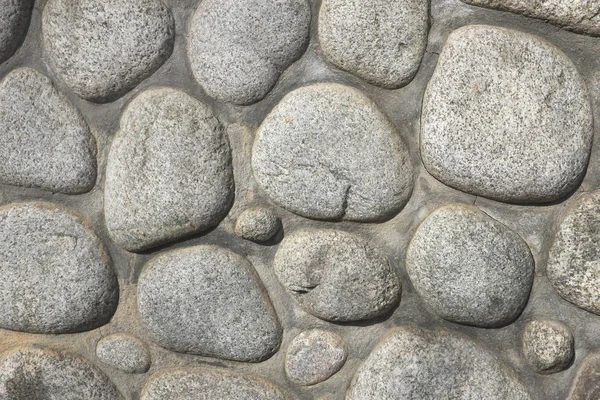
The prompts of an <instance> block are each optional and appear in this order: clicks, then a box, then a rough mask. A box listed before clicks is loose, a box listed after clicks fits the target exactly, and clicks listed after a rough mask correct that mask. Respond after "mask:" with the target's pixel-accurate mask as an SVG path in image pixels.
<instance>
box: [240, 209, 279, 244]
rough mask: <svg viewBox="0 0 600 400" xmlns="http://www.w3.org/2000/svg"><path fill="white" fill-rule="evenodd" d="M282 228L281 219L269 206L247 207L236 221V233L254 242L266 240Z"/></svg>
mask: <svg viewBox="0 0 600 400" xmlns="http://www.w3.org/2000/svg"><path fill="white" fill-rule="evenodd" d="M280 228H281V220H280V219H279V218H278V217H277V216H276V215H275V214H273V212H272V211H271V210H269V209H268V208H260V207H253V208H247V209H245V210H244V211H242V213H241V214H240V216H239V217H238V219H237V221H236V222H235V233H237V234H238V235H239V236H241V237H243V238H244V239H247V240H252V241H253V242H259V243H260V242H266V241H267V240H269V239H271V238H272V237H273V236H274V235H275V234H276V233H277V231H279V229H280Z"/></svg>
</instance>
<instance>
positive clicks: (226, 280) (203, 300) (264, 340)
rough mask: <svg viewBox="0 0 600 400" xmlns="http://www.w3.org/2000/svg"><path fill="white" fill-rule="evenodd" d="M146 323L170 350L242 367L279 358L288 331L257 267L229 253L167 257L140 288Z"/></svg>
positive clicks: (200, 250) (190, 251) (152, 265)
mask: <svg viewBox="0 0 600 400" xmlns="http://www.w3.org/2000/svg"><path fill="white" fill-rule="evenodd" d="M138 307H139V310H140V315H141V318H142V322H143V323H144V325H145V326H146V328H147V329H148V331H149V332H150V333H151V334H152V336H153V337H154V338H155V339H156V341H157V342H158V343H159V344H160V345H161V346H164V347H166V348H168V349H170V350H174V351H179V352H184V353H192V354H201V355H207V356H212V357H218V358H225V359H230V360H237V361H262V360H264V359H266V358H268V357H269V356H271V355H272V354H273V353H274V352H276V351H277V350H278V348H279V345H280V343H281V334H282V329H281V326H280V325H279V321H278V319H277V316H276V314H275V310H274V309H273V306H272V305H271V302H270V300H269V297H268V295H267V293H266V292H265V290H264V289H263V287H262V285H261V283H260V281H259V278H258V276H257V274H256V272H255V271H254V269H253V267H252V265H251V264H250V263H249V262H248V261H247V260H246V259H245V258H243V257H241V256H239V255H237V254H234V253H232V252H231V251H229V250H226V249H221V248H218V247H214V246H197V247H191V248H187V249H184V250H177V251H171V252H167V253H164V254H162V255H160V256H158V257H156V258H154V259H152V260H151V261H149V262H148V264H146V266H145V267H144V270H143V271H142V274H141V275H140V278H139V282H138Z"/></svg>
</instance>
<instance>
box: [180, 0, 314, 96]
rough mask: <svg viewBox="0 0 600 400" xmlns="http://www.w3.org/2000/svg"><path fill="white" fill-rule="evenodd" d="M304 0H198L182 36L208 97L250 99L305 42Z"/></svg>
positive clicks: (307, 18)
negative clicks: (185, 39) (198, 2)
mask: <svg viewBox="0 0 600 400" xmlns="http://www.w3.org/2000/svg"><path fill="white" fill-rule="evenodd" d="M310 18H311V14H310V6H309V4H308V2H307V1H306V0H277V1H261V0H203V1H202V2H200V4H199V6H198V9H197V10H196V13H195V14H194V16H193V18H192V20H191V23H190V26H189V35H188V39H187V40H188V42H187V48H188V57H189V59H190V65H191V67H192V72H193V74H194V76H195V77H196V80H197V81H198V83H199V84H200V85H201V86H202V88H203V89H204V90H205V91H206V93H208V95H209V96H211V97H214V98H216V99H217V100H220V101H224V102H231V103H235V104H251V103H254V102H256V101H258V100H260V99H262V98H263V97H265V96H266V94H267V93H268V92H269V91H270V90H271V88H272V87H273V86H274V85H275V83H276V82H277V80H278V79H279V75H280V74H281V73H282V72H283V71H284V70H285V69H286V68H287V67H288V66H290V64H292V62H294V61H295V60H296V59H298V58H299V57H300V56H301V55H302V53H304V50H305V49H306V46H307V44H308V39H309V27H310Z"/></svg>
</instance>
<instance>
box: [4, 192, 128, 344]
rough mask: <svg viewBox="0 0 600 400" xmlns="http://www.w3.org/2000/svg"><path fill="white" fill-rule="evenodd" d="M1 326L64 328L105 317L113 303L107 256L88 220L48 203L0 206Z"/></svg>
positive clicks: (112, 279) (57, 330)
mask: <svg viewBox="0 0 600 400" xmlns="http://www.w3.org/2000/svg"><path fill="white" fill-rule="evenodd" d="M0 276H2V279H0V327H1V328H5V329H10V330H16V331H22V332H30V333H67V332H80V331H85V330H89V329H93V328H97V327H99V326H101V325H104V324H105V323H107V322H108V321H109V320H110V318H111V316H112V314H113V313H114V311H115V309H116V307H117V301H118V295H119V291H118V283H117V278H116V276H115V274H114V271H113V269H112V266H111V262H110V258H109V255H108V253H107V252H106V250H105V248H104V245H103V244H102V243H101V242H100V239H98V237H97V236H96V235H95V234H94V232H92V231H91V230H90V229H89V228H88V225H87V223H86V222H84V221H83V220H82V219H81V218H80V217H78V216H76V215H74V214H72V213H71V212H69V211H67V210H65V209H62V208H60V207H58V206H55V205H53V204H50V203H20V204H11V205H8V206H4V207H2V208H0Z"/></svg>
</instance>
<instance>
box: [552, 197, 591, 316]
mask: <svg viewBox="0 0 600 400" xmlns="http://www.w3.org/2000/svg"><path fill="white" fill-rule="evenodd" d="M599 263H600V191H596V192H593V193H589V194H588V193H586V194H583V195H581V196H580V197H579V198H578V199H577V200H576V201H575V203H574V204H573V205H572V206H571V207H570V209H569V211H568V213H567V215H566V217H565V218H564V220H563V221H562V223H561V224H560V228H559V230H558V232H557V234H556V238H555V239H554V243H553V245H552V248H551V249H550V255H549V258H548V265H547V267H546V274H547V276H548V280H550V283H552V286H554V289H556V291H557V292H558V294H560V295H561V296H562V297H563V298H564V299H565V300H567V301H569V302H571V303H573V304H575V305H576V306H577V307H579V308H583V309H584V310H587V311H590V312H593V313H594V314H598V315H600V275H599V274H598V265H599Z"/></svg>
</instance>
